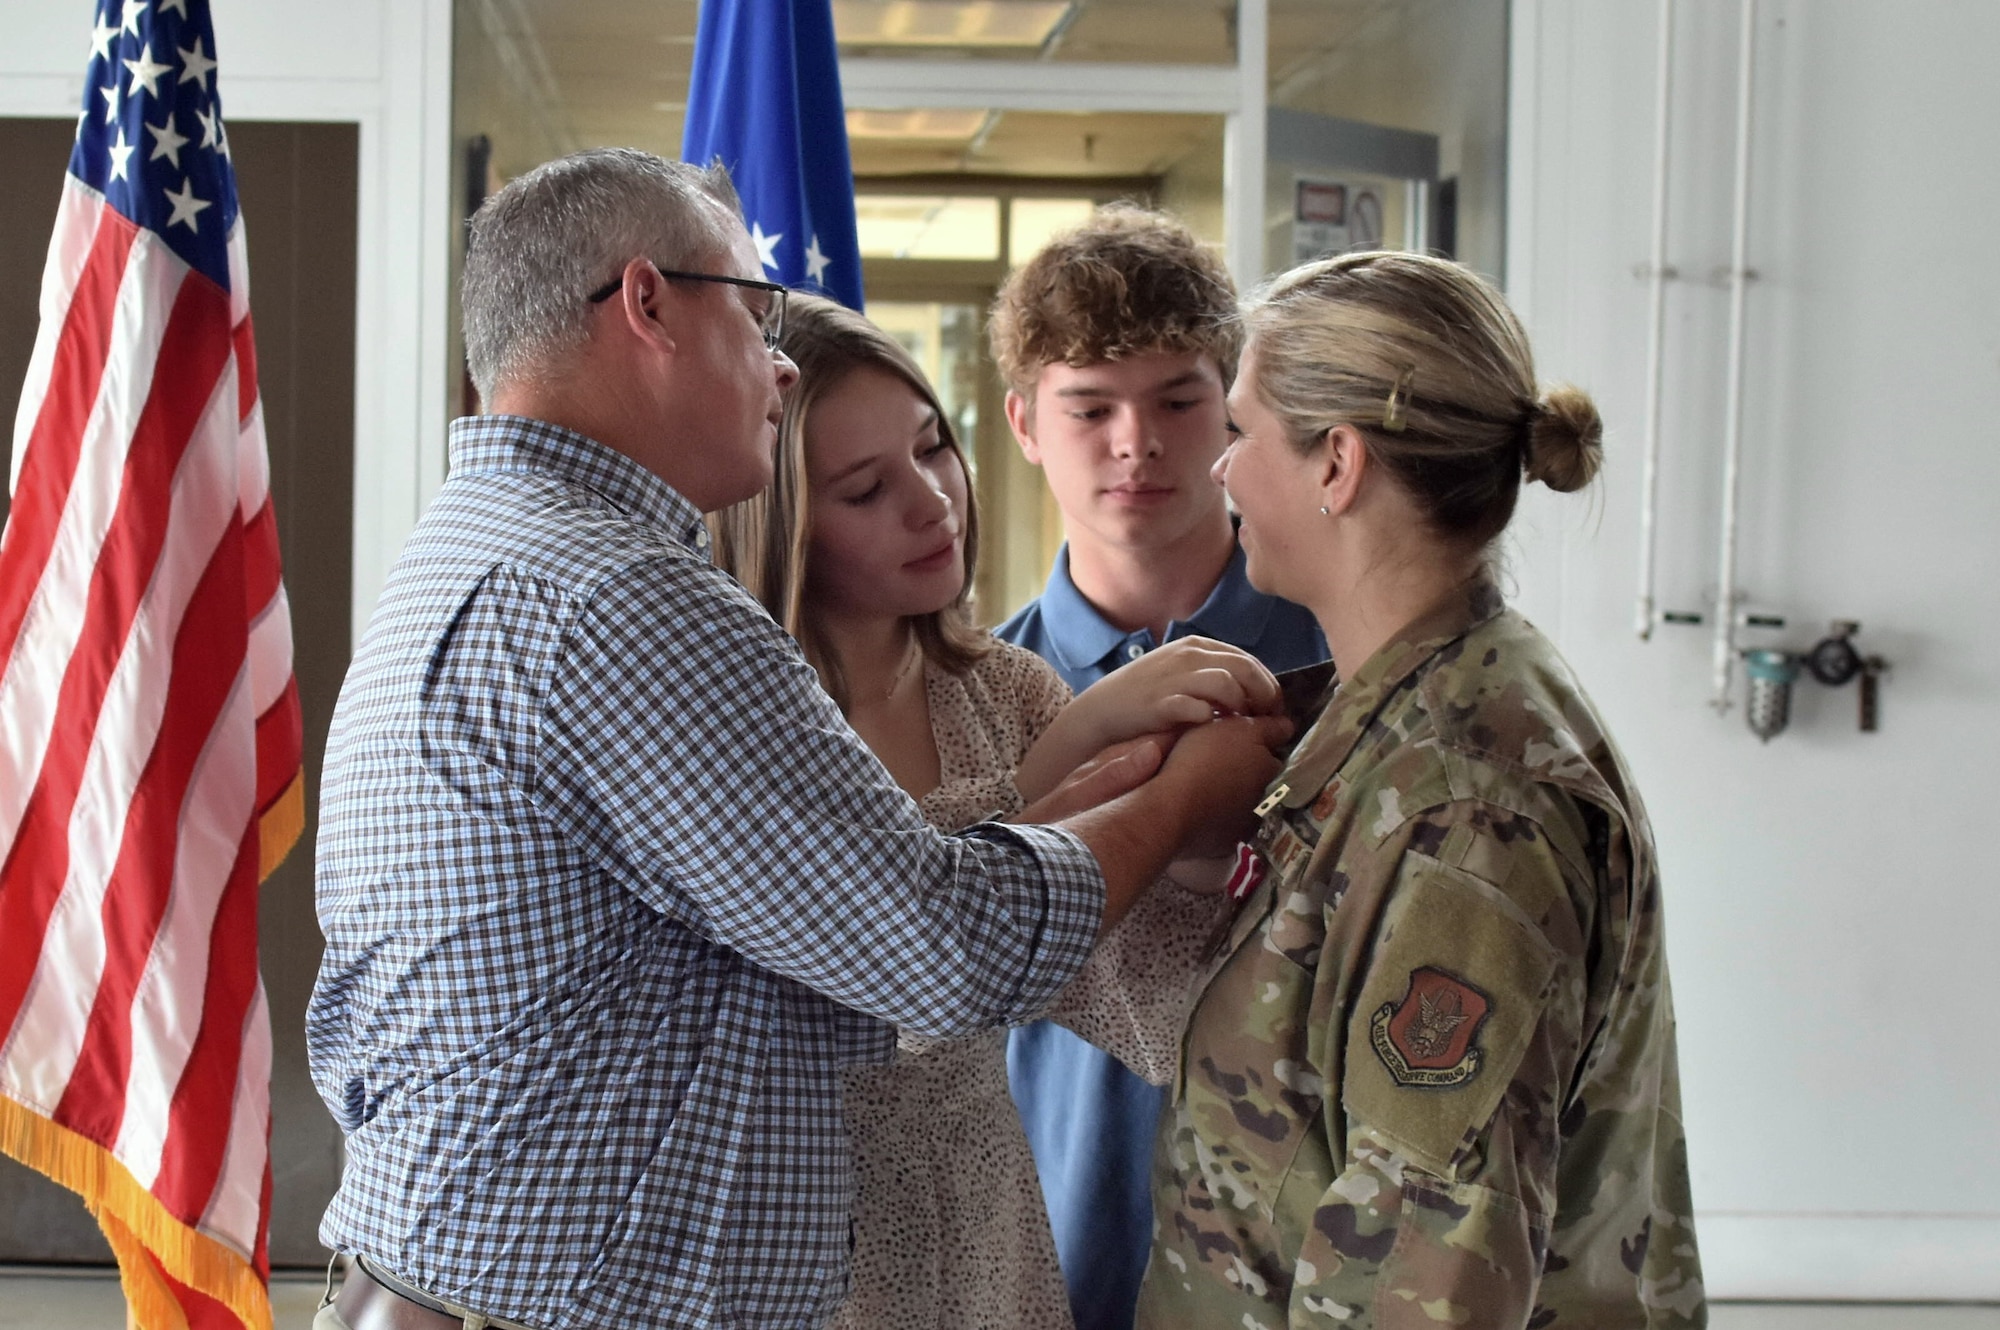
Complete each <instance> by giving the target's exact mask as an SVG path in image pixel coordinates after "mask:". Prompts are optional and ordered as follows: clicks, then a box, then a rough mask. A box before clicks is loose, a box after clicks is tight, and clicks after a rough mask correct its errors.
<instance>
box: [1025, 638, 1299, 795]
mask: <svg viewBox="0 0 2000 1330" xmlns="http://www.w3.org/2000/svg"><path fill="white" fill-rule="evenodd" d="M1280 705H1281V699H1280V696H1279V691H1278V681H1277V680H1276V679H1275V678H1273V677H1272V675H1271V672H1270V671H1269V670H1267V669H1265V668H1264V666H1263V665H1261V664H1259V663H1258V661H1257V660H1256V659H1255V658H1254V657H1252V656H1250V655H1249V654H1247V653H1245V652H1243V651H1239V650H1237V649H1236V648H1235V647H1232V646H1229V645H1227V644H1226V643H1222V642H1217V641H1214V640H1212V639H1210V638H1206V637H1184V638H1180V639H1178V640H1176V641H1173V642H1169V643H1168V644H1167V645H1166V646H1163V647H1161V648H1160V649H1159V650H1157V651H1153V652H1150V653H1148V654H1147V655H1145V656H1142V657H1140V658H1139V659H1138V660H1136V661H1134V662H1132V663H1131V664H1130V665H1127V666H1125V667H1123V668H1122V669H1119V670H1116V671H1114V672H1113V673H1111V674H1109V675H1106V676H1105V677H1104V678H1103V679H1100V680H1099V681H1098V682H1097V683H1095V684H1093V685H1091V687H1090V688H1088V689H1086V690H1085V691H1084V692H1083V693H1082V694H1081V695H1080V696H1078V697H1077V699H1076V700H1075V701H1073V702H1071V703H1070V704H1069V706H1067V707H1066V708H1064V709H1063V713H1062V714H1061V715H1060V716H1058V717H1057V718H1056V720H1055V723H1054V724H1052V725H1050V726H1049V728H1048V729H1047V730H1046V731H1045V732H1044V733H1043V734H1042V737H1041V738H1040V740H1038V741H1037V742H1036V744H1035V746H1034V747H1033V748H1032V749H1030V750H1029V751H1028V755H1027V756H1026V758H1024V759H1023V760H1022V763H1021V767H1020V769H1019V770H1018V771H1017V772H1016V773H1015V777H1014V779H1015V783H1016V784H1017V785H1018V787H1019V788H1020V791H1021V794H1022V795H1023V797H1025V798H1027V799H1029V800H1031V801H1032V800H1035V799H1038V798H1040V797H1041V796H1042V795H1043V794H1045V793H1047V792H1048V791H1049V790H1050V789H1052V788H1054V786H1055V785H1056V783H1057V782H1058V781H1060V780H1061V779H1062V778H1063V777H1064V776H1065V775H1066V774H1067V773H1068V772H1070V771H1071V770H1072V769H1073V768H1075V767H1076V766H1077V765H1078V764H1080V763H1081V762H1083V761H1084V760H1085V759H1086V758H1088V757H1089V756H1091V755H1092V754H1094V753H1098V752H1100V751H1102V750H1103V749H1105V748H1107V747H1109V746H1111V745H1113V744H1117V743H1122V742H1124V741H1125V740H1128V739H1132V738H1136V737H1138V736H1141V735H1146V734H1159V733H1173V732H1175V731H1180V730H1184V729H1186V728H1188V727H1190V726H1199V725H1203V724H1205V723H1207V722H1208V721H1210V720H1213V719H1215V718H1216V717H1218V716H1263V715H1272V714H1275V713H1276V712H1277V711H1278V710H1279V707H1280Z"/></svg>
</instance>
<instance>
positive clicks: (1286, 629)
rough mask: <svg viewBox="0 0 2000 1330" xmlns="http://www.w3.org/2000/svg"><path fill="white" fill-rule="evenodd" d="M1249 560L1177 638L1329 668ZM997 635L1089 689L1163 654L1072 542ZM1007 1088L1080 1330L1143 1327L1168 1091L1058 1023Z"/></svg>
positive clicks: (1043, 1030) (1026, 1043) (1035, 1028)
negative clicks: (1092, 593) (1116, 610)
mask: <svg viewBox="0 0 2000 1330" xmlns="http://www.w3.org/2000/svg"><path fill="white" fill-rule="evenodd" d="M1243 564H1244V559H1243V550H1242V548H1241V547H1240V546H1239V547H1238V548H1237V550H1236V552H1235V553H1234V554H1233V555H1231V556H1230V560H1229V566H1228V567H1227V568H1225V569H1224V570H1223V573H1222V579H1221V580H1220V581H1218V582H1217V583H1216V584H1215V590H1213V591H1211V592H1210V593H1209V596H1208V599H1207V600H1206V601H1204V602H1202V606H1201V608H1200V609H1198V610H1196V611H1195V612H1194V613H1193V614H1192V615H1190V616H1189V617H1188V618H1187V619H1185V620H1176V621H1174V622H1173V623H1170V624H1168V625H1167V640H1168V641H1172V640H1173V639H1175V638H1177V637H1188V636H1200V637H1212V638H1215V639H1217V640H1218V641H1222V642H1228V643H1229V644H1231V645H1232V646H1239V647H1242V648H1243V649H1244V650H1245V651H1248V652H1249V653H1250V654H1251V655H1253V656H1255V657H1256V658H1257V659H1259V660H1261V661H1263V662H1264V664H1265V665H1266V666H1268V667H1269V668H1270V669H1271V670H1272V672H1273V673H1276V672H1278V671H1281V670H1290V669H1296V668H1298V667H1299V666H1302V665H1315V664H1318V663H1319V662H1320V661H1323V660H1325V659H1326V658H1327V649H1326V638H1325V637H1324V636H1323V635H1322V634H1321V633H1320V630H1319V624H1318V623H1317V622H1316V621H1315V620H1314V619H1313V617H1312V615H1311V614H1310V613H1309V612H1308V611H1307V610H1306V609H1304V608H1303V607H1302V606H1299V605H1295V604H1293V603H1292V602H1291V601H1288V600H1280V599H1278V598H1277V597H1276V596H1267V595H1265V594H1264V593H1263V592H1261V591H1259V590H1257V589H1256V588H1255V587H1253V586H1251V585H1250V580H1249V578H1247V577H1246V576H1245V575H1244V571H1243ZM993 631H994V634H995V635H996V636H998V637H1000V638H1001V639H1002V640H1004V641H1008V642H1012V643H1014V644H1015V645H1017V646H1024V647H1027V648H1028V649H1029V650H1030V651H1033V652H1034V653H1035V654H1036V655H1038V656H1040V657H1041V658H1042V659H1044V660H1046V661H1047V662H1048V663H1049V664H1051V665H1053V666H1054V667H1055V669H1056V673H1058V674H1060V675H1062V677H1063V681H1064V682H1065V683H1067V684H1068V685H1069V686H1070V687H1071V688H1072V689H1073V690H1075V691H1076V692H1079V693H1080V692H1082V691H1083V690H1084V689H1086V688H1088V687H1089V686H1090V685H1091V684H1093V683H1096V682H1097V681H1098V680H1099V679H1102V678H1103V677H1104V676H1105V675H1107V674H1109V673H1111V671H1113V670H1115V669H1117V668H1118V667H1119V666H1120V665H1123V664H1125V663H1126V662H1127V661H1133V660H1137V659H1138V658H1139V657H1141V656H1143V655H1145V654H1146V653H1147V652H1148V651H1150V650H1152V649H1153V648H1154V647H1156V646H1158V645H1159V643H1158V642H1157V641H1155V640H1154V637H1153V632H1152V630H1151V629H1149V628H1140V629H1138V630H1137V631H1134V632H1129V633H1128V632H1126V631H1125V630H1124V629H1122V628H1120V627H1118V626H1117V625H1116V624H1113V623H1111V622H1110V621H1109V620H1107V619H1106V618H1105V617H1104V616H1103V615H1102V614H1100V613H1098V611H1097V607H1096V606H1094V605H1092V604H1091V603H1090V602H1089V601H1088V600H1085V599H1084V597H1083V593H1082V592H1081V591H1078V590H1077V589H1076V583H1075V582H1072V581H1071V580H1070V576H1069V546H1067V545H1065V546H1063V548H1062V550H1061V551H1060V552H1059V553H1058V554H1057V555H1056V566H1055V570H1054V571H1053V572H1051V573H1050V574H1049V582H1048V585H1047V586H1046V587H1044V588H1043V589H1042V594H1041V596H1040V597H1039V598H1037V599H1035V600H1032V601H1030V602H1029V603H1028V604H1027V605H1026V606H1025V607H1023V608H1022V609H1021V611H1020V612H1019V613H1017V614H1015V615H1014V617H1013V618H1011V619H1009V620H1007V622H1006V623H1003V624H1001V625H1000V626H999V627H998V628H996V629H994V630H993ZM1007 1078H1008V1081H1009V1083H1010V1086H1011V1088H1012V1090H1013V1092H1014V1103H1015V1105H1016V1106H1017V1107H1018V1108H1019V1109H1020V1110H1021V1124H1022V1125H1023V1126H1024V1127H1026V1128H1027V1131H1028V1144H1029V1145H1030V1146H1031V1147H1032V1148H1033V1149H1034V1152H1035V1169H1036V1172H1037V1173H1039V1174H1040V1175H1041V1181H1042V1195H1043V1197H1044V1198H1045V1199H1046V1201H1047V1202H1048V1207H1049V1223H1050V1226H1051V1227H1053V1228H1054V1230H1055V1237H1056V1255H1057V1257H1058V1259H1059V1260H1060V1261H1061V1263H1062V1272H1063V1281H1064V1282H1065V1283H1066V1284H1068V1286H1069V1303H1070V1310H1071V1311H1072V1312H1074V1313H1075V1316H1076V1324H1077V1327H1078V1330H1131V1325H1132V1313H1133V1309H1134V1307H1135V1306H1136V1304H1137V1303H1138V1300H1139V1280H1140V1278H1141V1277H1142V1276H1143V1275H1144V1274H1145V1273H1146V1256H1147V1253H1148V1251H1149V1250H1150V1249H1151V1247H1152V1239H1153V1196H1152V1161H1153V1135H1154V1131H1155V1129H1156V1128H1157V1126H1158V1124H1159V1120H1160V1114H1161V1112H1162V1111H1163V1110H1164V1109H1165V1108H1166V1105H1167V1096H1168V1092H1167V1090H1166V1089H1165V1088H1162V1087H1158V1086H1152V1085H1148V1084H1146V1082H1145V1081H1143V1080H1141V1079H1140V1078H1139V1077H1137V1076H1135V1075H1133V1074H1132V1073H1131V1072H1130V1071H1128V1070H1127V1069H1126V1067H1125V1065H1124V1064H1123V1063H1121V1062H1119V1061H1118V1060H1117V1059H1116V1058H1114V1057H1112V1056H1111V1055H1110V1054H1108V1053H1105V1052H1102V1051H1100V1050H1099V1049H1097V1048H1094V1047H1092V1046H1091V1045H1090V1044H1087V1043H1085V1042H1084V1041H1083V1040H1081V1039H1079V1038H1077V1037H1076V1036H1075V1035H1073V1034H1071V1033H1070V1032H1069V1031H1068V1030H1065V1029H1063V1028H1062V1027H1061V1026H1059V1025H1055V1024H1052V1023H1050V1022H1048V1021H1038V1022H1036V1023H1035V1024H1033V1025H1028V1026H1023V1027H1022V1028H1020V1029H1018V1030H1015V1031H1014V1032H1013V1034H1012V1035H1011V1036H1009V1038H1008V1041H1007Z"/></svg>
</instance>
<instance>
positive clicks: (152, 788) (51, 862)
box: [0, 177, 299, 1271]
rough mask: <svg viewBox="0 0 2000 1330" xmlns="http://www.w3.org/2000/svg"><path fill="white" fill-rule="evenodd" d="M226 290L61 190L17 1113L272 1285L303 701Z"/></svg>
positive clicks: (12, 865)
mask: <svg viewBox="0 0 2000 1330" xmlns="http://www.w3.org/2000/svg"><path fill="white" fill-rule="evenodd" d="M229 256H230V268H231V278H232V290H231V291H229V292H224V291H222V290H220V289H218V288H217V287H216V286H215V284H214V283H213V282H212V281H210V280H208V279H207V278H206V277H204V276H202V275H201V274H199V273H196V272H194V271H192V270H191V269H190V268H189V267H188V266H187V264H186V263H185V262H183V261H182V260H181V259H180V258H179V257H177V256H176V255H175V254H174V253H173V252H172V251H171V250H169V249H168V248H167V246H166V245H165V244H163V243H161V241H160V240H159V238H158V237H157V236H155V235H153V234H151V233H150V232H146V231H143V230H139V229H138V228H136V227H134V226H133V224H132V223H131V222H129V221H127V220H126V219H124V218H123V217H121V216H119V215H118V214H117V213H116V212H114V211H112V210H110V209H109V208H107V207H106V206H105V204H104V201H103V199H102V197H101V196H100V195H98V194H97V193H96V192H95V191H94V190H92V189H90V188H89V187H88V186H86V185H84V184H82V183H81V182H79V181H78V180H76V179H75V178H74V177H71V178H69V179H68V180H67V183H66V187H65V191H64V194H63V200H62V205H61V208H60V211H59V213H58V217H57V223H56V230H55V236H54V239H53V241H52V243H51V246H50V251H49V258H48V264H47V267H46V269H45V272H44V277H43V285H42V304H41V317H42V324H41V335H40V338H39V340H38V341H37V343H36V347H35V353H34V357H33V360H32V362H31V365H30V370H29V376H28V381H27V384H26V386H25V387H24V389H23V392H22V397H21V407H20V412H19V414H18V416H17V419H16V422H15V432H14V455H13V478H14V480H13V491H14V498H13V507H12V511H11V513H10V515H9V519H8V525H7V529H6V532H5V536H4V538H0V1095H4V1096H5V1097H7V1098H9V1099H12V1100H13V1101H15V1102H16V1103H17V1104H19V1105H20V1106H22V1107H24V1108H26V1109H28V1110H30V1111H31V1112H33V1113H36V1114H39V1115H42V1116H43V1117H46V1118H48V1119H50V1120H52V1121H54V1122H56V1123H58V1124H60V1125H61V1126H63V1127H66V1128H68V1129H69V1130H71V1131H73V1132H76V1133H78V1134H80V1135H82V1136H84V1137H86V1138H87V1139H89V1140H91V1141H94V1142H96V1143H97V1144H99V1145H101V1146H103V1147H104V1148H105V1149H107V1150H108V1151H110V1153H111V1154H112V1155H113V1156H114V1157H115V1158H116V1159H117V1161H118V1162H119V1163H120V1164H121V1165H123V1167H124V1168H125V1169H126V1170H127V1171H129V1172H130V1174H131V1175H132V1177H133V1179H134V1180H135V1181H136V1182H137V1183H138V1184H139V1185H140V1187H142V1188H143V1189H145V1190H146V1191H148V1192H150V1193H151V1194H152V1195H153V1197H154V1198H155V1199H156V1200H158V1201H159V1202H160V1204H161V1205H162V1206H163V1207H164V1208H165V1209H166V1211H167V1212H168V1213H169V1214H171V1215H172V1216H174V1217H175V1218H177V1219H178V1220H180V1221H182V1222H184V1223H186V1224H188V1225H190V1226H193V1227H195V1228H197V1229H198V1230H199V1231H200V1232H202V1233H203V1234H205V1235H206V1236H209V1237H211V1238H214V1239H217V1240H219V1241H221V1242H223V1243H225V1244H227V1245H228V1246H229V1247H230V1248H233V1249H234V1250H235V1251H237V1252H238V1253H240V1254H241V1255H242V1256H243V1257H244V1258H245V1259H248V1260H251V1261H252V1262H253V1263H254V1264H255V1265H256V1266H257V1267H258V1268H259V1270H260V1271H261V1270H262V1268H263V1266H264V1257H263V1234H264V1231H265V1227H266V1224H265V1213H264V1211H265V1208H266V1207H267V1206H268V1191H267V1188H266V1185H265V1181H266V1175H267V1170H268V1158H267V1155H268V1150H267V1143H268V1136H269V1123H270V1097H269V1074H270V1058H271V1052H270V1027H269V1018H268V1014H267V1012H266V1009H265V1003H264V992H263V986H262V982H261V980H260V979H259V977H258V972H257V952H256V946H257V888H258V881H259V868H260V854H261V846H260V838H259V828H260V817H261V815H262V814H263V813H265V812H266V811H268V810H269V809H270V807H271V806H272V804H273V803H274V802H275V801H276V800H277V799H278V797H279V796H280V795H281V794H283V793H284V792H285V790H286V789H287V788H288V787H289V785H290V784H291V782H292V780H293V778H294V777H295V776H296V775H297V772H298V769H299V742H298V733H299V718H298V699H297V691H296V689H295V687H294V686H293V682H292V646H291V629H290V620H289V615H288V613H287V609H286V603H285V596H284V589H283V585H282V583H281V581H280V580H279V566H278V543H277V535H276V527H275V525H274V523H273V520H272V514H271V504H270V495H269V471H268V463H267V461H266V458H265V449H264V431H263V415H262V411H261V408H260V406H259V403H258V400H257V393H256V373H255V360H254V352H253V350H252V341H251V330H250V317H249V304H248V295H247V292H248V283H247V270H246V267H245V264H244V252H243V236H242V227H241V224H240V222H239V224H238V226H237V228H236V230H235V231H234V232H233V233H232V234H231V236H230V238H229Z"/></svg>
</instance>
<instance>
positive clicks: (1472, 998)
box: [1371, 965, 1493, 1088]
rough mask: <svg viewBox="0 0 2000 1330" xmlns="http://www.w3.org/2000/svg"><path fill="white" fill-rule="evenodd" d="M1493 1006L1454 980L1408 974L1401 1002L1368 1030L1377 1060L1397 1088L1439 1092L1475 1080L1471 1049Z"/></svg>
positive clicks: (1431, 972) (1434, 973)
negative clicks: (1370, 1033)
mask: <svg viewBox="0 0 2000 1330" xmlns="http://www.w3.org/2000/svg"><path fill="white" fill-rule="evenodd" d="M1492 1010H1493V1004H1492V1002H1490V1001H1489V1000H1488V999H1487V997H1486V995H1485V994H1484V993H1482V992H1480V991H1479V990H1478V989H1476V988H1474V987H1473V986H1472V985H1471V984H1468V983H1466V982H1465V981H1464V980H1463V979H1460V978H1458V977H1456V976H1455V975H1450V974H1446V973H1445V972H1444V971H1443V970H1436V969H1432V968H1431V967H1430V966H1428V965H1425V966H1419V967H1418V968H1417V969H1415V970H1412V971H1411V972H1410V986H1409V989H1408V990H1407V991H1406V992H1405V993H1404V994H1403V1000H1402V1001H1401V1002H1385V1003H1383V1004H1382V1007H1381V1009H1380V1010H1379V1011H1377V1012H1376V1013H1375V1017H1374V1020H1373V1021H1372V1022H1371V1030H1372V1033H1373V1040H1372V1042H1373V1043H1374V1046H1375V1056H1377V1057H1379V1058H1381V1059H1382V1065H1383V1066H1385V1067H1387V1068H1388V1069H1389V1075H1390V1077H1391V1078H1392V1079H1393V1080H1394V1081H1395V1082H1396V1084H1398V1085H1408V1086H1425V1087H1431V1088H1442V1087H1446V1086H1452V1085H1463V1084H1464V1083H1465V1082H1467V1081H1469V1080H1471V1079H1472V1078H1473V1077H1474V1076H1476V1075H1478V1074H1479V1063H1480V1053H1479V1050H1478V1049H1477V1048H1475V1047H1474V1046H1473V1040H1474V1039H1475V1038H1476V1037H1477V1036H1478V1034H1479V1027H1480V1026H1482V1025H1484V1024H1485V1023H1486V1018H1487V1016H1488V1015H1490V1014H1491V1013H1492Z"/></svg>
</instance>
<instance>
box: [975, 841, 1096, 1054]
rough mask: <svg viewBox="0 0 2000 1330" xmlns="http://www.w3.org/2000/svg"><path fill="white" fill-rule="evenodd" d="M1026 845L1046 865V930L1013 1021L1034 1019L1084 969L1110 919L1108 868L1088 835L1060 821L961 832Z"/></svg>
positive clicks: (1024, 979) (1019, 995) (1018, 995)
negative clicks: (1106, 898)
mask: <svg viewBox="0 0 2000 1330" xmlns="http://www.w3.org/2000/svg"><path fill="white" fill-rule="evenodd" d="M961 834H962V835H966V836H976V837H978V838H979V839H981V840H991V841H1012V842H1014V843H1015V844H1017V845H1020V846H1023V847H1025V848H1026V849H1027V850H1028V852H1029V853H1030V854H1032V855H1033V856H1034V857H1035V862H1036V864H1037V865H1038V866H1039V867H1040V868H1041V870H1042V888H1043V892H1042V899H1043V906H1042V930H1041V935H1040V937H1039V938H1038V939H1037V940H1036V945H1035V954H1034V958H1033V959H1032V960H1031V962H1030V963H1029V965H1028V968H1027V972H1026V974H1024V975H1023V976H1022V980H1021V987H1020V990H1019V991H1018V992H1017V993H1016V994H1015V1010H1014V1011H1013V1012H1012V1013H1010V1014H1009V1016H1008V1018H1007V1019H1008V1020H1009V1021H1010V1022H1019V1021H1026V1020H1029V1019H1032V1018H1033V1017H1034V1015H1035V1014H1036V1013H1037V1012H1040V1011H1041V1010H1042V1009H1043V1008H1045V1007H1047V1006H1048V1005H1049V1003H1050V1002H1051V1001H1053V1000H1054V999H1055V995H1056V994H1057V993H1059V992H1061V991H1062V988H1063V986H1064V985H1065V984H1067V983H1069V981H1070V980H1071V979H1073V978H1075V977H1076V975H1077V972H1078V971H1080V970H1082V969H1083V966H1084V962H1086V961H1088V960H1089V959H1090V952H1091V948H1093V947H1095V946H1096V945H1097V934H1098V931H1099V929H1100V928H1101V927H1102V925H1103V923H1104V871H1103V870H1102V869H1101V868H1099V867H1098V866H1097V857H1096V856H1095V855H1093V854H1092V853H1091V852H1090V849H1089V847H1088V846H1086V845H1085V844H1084V843H1083V841H1082V839H1081V838H1080V837H1078V836H1076V835H1074V834H1073V833H1071V832H1068V831H1064V830H1062V829H1061V828H1060V827H1046V826H1040V825H1036V824H1025V825H1024V824H1018V823H1011V822H1009V823H1002V822H981V823H978V824H977V825H975V826H970V827H967V828H966V829H965V831H964V832H962V833H961Z"/></svg>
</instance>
